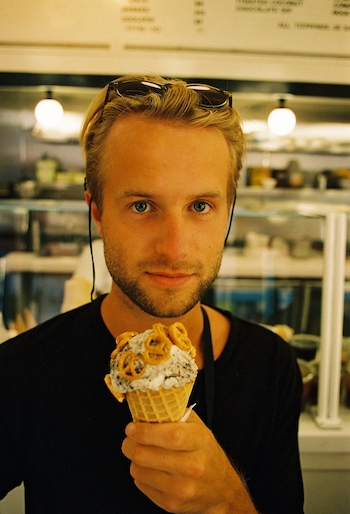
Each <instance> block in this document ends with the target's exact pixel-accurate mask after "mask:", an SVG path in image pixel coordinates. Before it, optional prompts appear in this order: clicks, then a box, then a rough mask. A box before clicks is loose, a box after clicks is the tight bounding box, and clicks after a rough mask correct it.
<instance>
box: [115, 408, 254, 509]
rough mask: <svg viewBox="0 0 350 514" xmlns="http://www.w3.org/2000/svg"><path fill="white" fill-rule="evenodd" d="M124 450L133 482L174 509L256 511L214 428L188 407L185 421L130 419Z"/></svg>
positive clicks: (159, 501)
mask: <svg viewBox="0 0 350 514" xmlns="http://www.w3.org/2000/svg"><path fill="white" fill-rule="evenodd" d="M126 435H127V438H126V439H125V440H124V442H123V445H122V451H123V453H124V455H125V456H126V457H128V458H129V459H130V460H131V466H130V473H131V475H132V477H133V478H134V480H135V485H136V486H137V487H138V488H139V489H140V490H141V491H142V492H143V493H144V494H146V495H147V496H148V497H149V498H150V499H151V500H152V501H153V502H154V503H155V504H157V505H158V506H159V507H161V508H163V509H164V510H166V511H168V512H173V513H176V514H180V513H181V514H186V513H188V514H195V513H198V514H199V513H200V514H214V513H215V514H229V513H232V512H235V513H237V514H257V510H256V509H255V507H254V505H253V502H252V500H251V498H250V496H249V493H248V491H247V489H246V487H245V485H244V482H243V481H242V480H241V478H240V477H239V475H238V473H237V472H236V470H235V469H234V468H233V467H232V465H231V463H230V462H229V459H228V458H227V456H226V455H225V453H224V451H223V449H222V448H221V447H220V445H219V444H218V442H217V441H216V439H215V437H214V435H213V434H212V432H211V431H210V430H209V429H208V428H207V427H206V426H205V424H204V423H203V422H202V421H201V420H200V418H199V417H198V416H197V415H196V414H195V413H194V412H192V413H191V415H190V417H189V419H188V421H187V422H186V423H160V424H150V423H130V424H129V425H127V427H126Z"/></svg>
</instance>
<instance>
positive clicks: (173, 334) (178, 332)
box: [169, 322, 196, 357]
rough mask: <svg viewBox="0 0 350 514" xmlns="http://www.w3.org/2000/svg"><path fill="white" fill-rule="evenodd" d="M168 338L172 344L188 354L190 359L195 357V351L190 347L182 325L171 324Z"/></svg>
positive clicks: (189, 341)
mask: <svg viewBox="0 0 350 514" xmlns="http://www.w3.org/2000/svg"><path fill="white" fill-rule="evenodd" d="M169 337H170V339H171V340H172V342H173V343H174V344H175V345H176V346H178V347H179V348H180V350H184V351H185V352H190V355H191V356H192V357H194V356H195V354H196V350H195V348H194V346H192V343H191V340H190V338H189V337H188V334H187V330H186V328H185V327H184V326H183V324H182V323H179V322H177V323H173V324H172V325H170V327H169Z"/></svg>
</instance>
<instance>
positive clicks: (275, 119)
mask: <svg viewBox="0 0 350 514" xmlns="http://www.w3.org/2000/svg"><path fill="white" fill-rule="evenodd" d="M295 124H296V117H295V114H294V112H293V111H292V110H291V109H289V108H288V107H285V100H284V99H283V98H281V99H280V101H279V107H277V108H276V109H273V110H272V111H271V112H270V114H269V117H268V119H267V125H268V127H269V129H270V130H271V132H273V133H274V134H276V135H277V136H286V135H287V134H289V133H290V132H292V130H293V129H294V127H295Z"/></svg>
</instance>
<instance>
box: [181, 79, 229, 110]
mask: <svg viewBox="0 0 350 514" xmlns="http://www.w3.org/2000/svg"><path fill="white" fill-rule="evenodd" d="M187 87H188V88H189V89H193V90H194V91H196V92H197V93H198V94H199V96H200V97H201V102H200V105H202V106H203V107H222V106H224V105H225V104H226V103H227V101H228V95H226V94H225V92H224V91H221V90H220V89H216V88H214V87H211V86H206V85H204V84H188V86H187Z"/></svg>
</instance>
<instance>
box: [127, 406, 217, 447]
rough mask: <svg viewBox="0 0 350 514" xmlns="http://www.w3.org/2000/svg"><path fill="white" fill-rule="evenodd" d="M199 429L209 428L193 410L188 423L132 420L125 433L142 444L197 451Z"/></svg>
mask: <svg viewBox="0 0 350 514" xmlns="http://www.w3.org/2000/svg"><path fill="white" fill-rule="evenodd" d="M198 430H202V431H203V432H205V431H207V430H208V429H207V428H206V426H205V425H204V423H203V422H202V421H201V419H200V418H199V417H198V416H197V414H195V413H194V412H191V414H190V416H189V418H188V420H187V421H186V423H182V422H172V423H144V422H132V423H129V424H128V425H127V426H126V429H125V433H126V435H127V436H128V437H129V438H130V439H133V440H134V441H137V442H139V443H141V444H145V445H150V446H159V447H161V448H165V449H169V450H184V451H195V450H196V449H198V446H199V444H200V440H199V432H198ZM203 437H204V436H203Z"/></svg>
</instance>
